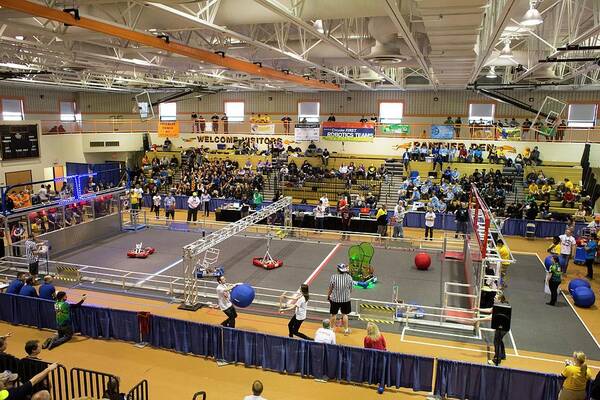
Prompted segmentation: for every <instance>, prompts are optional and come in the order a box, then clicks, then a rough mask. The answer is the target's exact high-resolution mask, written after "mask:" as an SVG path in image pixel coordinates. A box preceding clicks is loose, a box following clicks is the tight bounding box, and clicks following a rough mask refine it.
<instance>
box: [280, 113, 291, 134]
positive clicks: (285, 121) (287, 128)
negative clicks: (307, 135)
mask: <svg viewBox="0 0 600 400" xmlns="http://www.w3.org/2000/svg"><path fill="white" fill-rule="evenodd" d="M281 122H283V133H290V125H291V123H292V119H291V118H290V117H289V115H286V116H284V117H283V118H281Z"/></svg>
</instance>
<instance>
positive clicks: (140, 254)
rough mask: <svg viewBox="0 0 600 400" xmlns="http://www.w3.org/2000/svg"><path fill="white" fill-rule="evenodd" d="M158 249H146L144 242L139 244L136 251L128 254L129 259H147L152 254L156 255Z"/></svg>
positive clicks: (133, 250)
mask: <svg viewBox="0 0 600 400" xmlns="http://www.w3.org/2000/svg"><path fill="white" fill-rule="evenodd" d="M155 251H156V249H155V248H154V247H144V245H143V242H140V243H137V244H136V245H135V249H132V250H129V251H128V252H127V257H129V258H147V257H148V256H149V255H150V254H154V252H155Z"/></svg>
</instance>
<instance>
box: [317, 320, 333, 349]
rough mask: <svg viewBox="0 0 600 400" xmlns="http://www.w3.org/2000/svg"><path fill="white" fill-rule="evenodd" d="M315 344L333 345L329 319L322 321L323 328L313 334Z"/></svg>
mask: <svg viewBox="0 0 600 400" xmlns="http://www.w3.org/2000/svg"><path fill="white" fill-rule="evenodd" d="M315 342H316V343H326V344H335V332H334V331H333V330H331V325H330V322H329V319H324V320H323V326H322V327H321V328H319V329H317V331H316V332H315Z"/></svg>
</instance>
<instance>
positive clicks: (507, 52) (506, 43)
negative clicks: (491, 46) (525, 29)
mask: <svg viewBox="0 0 600 400" xmlns="http://www.w3.org/2000/svg"><path fill="white" fill-rule="evenodd" d="M512 56H513V53H512V50H511V49H510V39H507V40H505V41H504V48H503V49H502V51H500V56H499V57H500V58H512Z"/></svg>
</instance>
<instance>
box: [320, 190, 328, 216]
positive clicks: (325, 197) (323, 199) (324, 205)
mask: <svg viewBox="0 0 600 400" xmlns="http://www.w3.org/2000/svg"><path fill="white" fill-rule="evenodd" d="M320 200H321V201H322V202H323V207H325V213H327V212H329V199H328V198H327V195H326V194H324V195H323V196H322V197H321V199H320Z"/></svg>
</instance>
